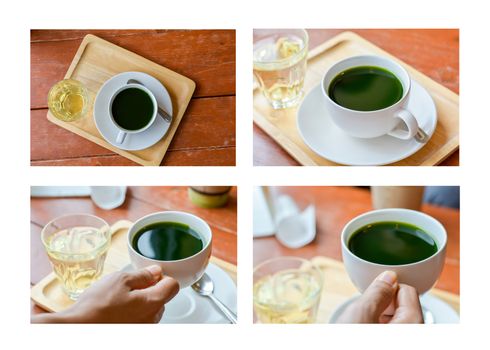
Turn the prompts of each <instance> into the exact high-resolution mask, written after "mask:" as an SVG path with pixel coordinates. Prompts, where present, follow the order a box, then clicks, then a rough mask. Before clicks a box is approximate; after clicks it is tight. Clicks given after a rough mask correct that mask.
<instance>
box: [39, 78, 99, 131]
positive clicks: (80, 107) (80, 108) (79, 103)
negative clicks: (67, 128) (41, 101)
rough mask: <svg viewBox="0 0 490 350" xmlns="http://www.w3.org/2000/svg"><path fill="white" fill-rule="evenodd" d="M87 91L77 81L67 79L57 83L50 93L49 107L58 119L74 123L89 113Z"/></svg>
mask: <svg viewBox="0 0 490 350" xmlns="http://www.w3.org/2000/svg"><path fill="white" fill-rule="evenodd" d="M88 106H89V97H88V93H87V89H86V88H85V87H84V86H83V85H82V84H81V83H80V82H79V81H77V80H73V79H65V80H62V81H59V82H58V83H56V84H55V85H54V86H53V87H52V88H51V90H49V93H48V107H49V110H50V112H51V113H52V114H53V115H54V116H55V117H56V118H58V119H60V120H63V121H66V122H72V121H75V120H78V119H80V118H82V117H83V116H85V114H86V113H87V111H88Z"/></svg>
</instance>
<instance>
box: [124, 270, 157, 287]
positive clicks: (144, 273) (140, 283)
mask: <svg viewBox="0 0 490 350" xmlns="http://www.w3.org/2000/svg"><path fill="white" fill-rule="evenodd" d="M161 278H162V269H161V268H160V266H158V265H151V266H148V267H145V268H144V269H140V270H137V271H132V272H128V273H127V274H125V278H124V282H125V284H126V285H127V286H128V287H129V288H130V289H131V290H133V289H144V288H148V287H150V286H152V285H154V284H155V283H156V282H157V281H159V280H160V279H161Z"/></svg>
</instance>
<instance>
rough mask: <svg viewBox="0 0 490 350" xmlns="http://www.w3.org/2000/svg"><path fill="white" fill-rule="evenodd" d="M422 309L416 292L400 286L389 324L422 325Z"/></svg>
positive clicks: (405, 286)
mask: <svg viewBox="0 0 490 350" xmlns="http://www.w3.org/2000/svg"><path fill="white" fill-rule="evenodd" d="M423 322H424V318H423V316H422V307H421V306H420V299H419V294H418V293H417V290H416V289H415V288H414V287H412V286H409V285H406V284H400V287H399V290H398V293H397V295H396V310H395V314H394V315H393V318H392V320H391V323H423Z"/></svg>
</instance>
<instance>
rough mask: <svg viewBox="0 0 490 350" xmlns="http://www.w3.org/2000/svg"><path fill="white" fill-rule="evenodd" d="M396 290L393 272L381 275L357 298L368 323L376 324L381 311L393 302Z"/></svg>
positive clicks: (395, 278) (396, 284) (395, 277)
mask: <svg viewBox="0 0 490 350" xmlns="http://www.w3.org/2000/svg"><path fill="white" fill-rule="evenodd" d="M397 288H398V283H397V276H396V273H395V272H393V271H385V272H383V273H381V274H380V275H379V276H378V277H376V279H375V280H374V281H373V282H372V283H371V284H370V285H369V287H368V288H367V289H366V290H365V291H364V294H363V295H362V296H361V297H360V298H359V302H360V305H363V313H364V317H365V318H366V319H369V320H371V321H370V322H376V323H377V322H378V319H379V317H380V316H381V315H382V313H383V311H384V310H386V308H387V307H388V306H389V305H390V303H391V302H392V301H393V299H394V297H395V294H396V291H397Z"/></svg>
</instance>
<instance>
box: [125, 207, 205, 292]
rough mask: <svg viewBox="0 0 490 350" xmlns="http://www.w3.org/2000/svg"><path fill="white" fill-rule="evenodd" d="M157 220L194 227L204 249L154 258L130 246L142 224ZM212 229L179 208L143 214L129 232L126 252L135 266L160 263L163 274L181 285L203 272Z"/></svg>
mask: <svg viewBox="0 0 490 350" xmlns="http://www.w3.org/2000/svg"><path fill="white" fill-rule="evenodd" d="M156 222H178V223H181V224H185V225H188V226H189V227H190V228H192V229H193V230H195V231H196V232H197V233H198V234H199V235H200V237H201V239H202V240H203V249H202V250H201V251H200V252H198V253H196V254H194V255H192V256H189V257H187V258H185V259H180V260H165V261H164V260H155V259H150V258H147V257H146V256H143V255H141V254H139V253H138V252H137V251H136V250H135V249H134V248H133V245H132V242H133V238H134V235H135V234H136V233H137V232H138V231H139V230H140V229H142V228H143V227H145V226H147V225H150V224H153V223H156ZM211 242H212V232H211V228H210V227H209V225H208V224H207V223H206V222H205V221H204V220H202V219H201V218H199V217H197V216H195V215H192V214H189V213H184V212H180V211H163V212H158V213H153V214H150V215H147V216H144V217H142V218H141V219H139V220H138V221H136V222H135V223H134V224H133V225H132V226H131V227H130V228H129V231H128V251H129V258H130V259H131V263H132V264H133V266H134V267H135V268H137V269H141V268H143V267H146V266H150V265H159V266H160V267H161V268H162V271H163V274H164V275H166V276H170V277H172V278H174V279H176V280H177V282H178V283H179V286H180V288H185V287H188V286H190V285H192V284H193V283H194V282H197V280H199V279H200V278H201V276H202V275H203V274H204V271H205V270H206V267H207V266H208V262H209V258H210V257H211Z"/></svg>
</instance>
